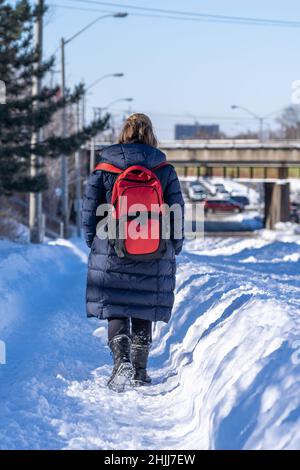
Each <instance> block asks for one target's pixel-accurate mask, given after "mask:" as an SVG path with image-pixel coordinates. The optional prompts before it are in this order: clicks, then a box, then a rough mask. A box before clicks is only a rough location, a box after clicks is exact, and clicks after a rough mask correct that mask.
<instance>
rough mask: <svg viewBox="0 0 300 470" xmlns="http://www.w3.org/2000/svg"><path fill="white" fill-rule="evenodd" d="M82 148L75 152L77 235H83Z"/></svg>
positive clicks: (78, 115)
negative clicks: (81, 211)
mask: <svg viewBox="0 0 300 470" xmlns="http://www.w3.org/2000/svg"><path fill="white" fill-rule="evenodd" d="M79 130H80V113H79V102H77V103H76V132H79ZM80 157H81V150H77V151H76V152H75V175H76V185H75V188H76V203H75V206H76V207H75V209H76V231H77V236H78V237H80V235H81V216H80V215H81V214H80V207H81V165H80Z"/></svg>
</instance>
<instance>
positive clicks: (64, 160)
mask: <svg viewBox="0 0 300 470" xmlns="http://www.w3.org/2000/svg"><path fill="white" fill-rule="evenodd" d="M60 47H61V94H62V97H63V98H64V97H65V92H66V90H65V88H66V76H65V40H64V38H61V43H60ZM66 120H67V113H66V106H64V107H63V108H62V112H61V121H62V122H61V126H62V137H63V138H66V137H67V122H66ZM61 179H62V181H61V187H62V195H61V197H62V216H63V235H64V238H68V237H69V181H68V179H69V169H68V157H67V156H66V155H62V156H61Z"/></svg>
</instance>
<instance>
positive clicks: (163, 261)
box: [82, 114, 184, 392]
mask: <svg viewBox="0 0 300 470" xmlns="http://www.w3.org/2000/svg"><path fill="white" fill-rule="evenodd" d="M125 199H126V204H125V203H123V201H125ZM101 204H111V206H110V207H111V211H110V215H109V216H107V213H106V214H103V213H102V215H99V216H98V214H100V212H99V209H98V211H97V208H98V207H99V206H100V205H101ZM174 204H175V205H176V207H177V209H178V208H179V212H180V214H179V216H178V215H174V214H175V212H171V217H170V227H169V234H170V236H169V237H167V236H165V237H163V235H162V232H163V230H162V227H163V225H164V224H163V220H165V218H166V217H164V216H166V212H164V209H163V207H164V205H167V206H169V207H170V206H173V205H174ZM137 205H138V206H137ZM134 206H136V207H138V209H139V210H136V207H135V208H134ZM183 209H184V202H183V198H182V194H181V189H180V184H179V181H178V177H177V174H176V171H175V169H174V168H173V166H171V165H170V164H168V163H167V161H166V156H165V154H164V153H162V152H161V151H160V150H159V149H158V148H157V140H156V137H155V135H154V131H153V128H152V123H151V121H150V119H149V118H148V117H147V116H146V115H144V114H133V115H131V116H130V117H129V118H128V119H127V120H126V122H125V124H124V127H123V129H122V131H121V134H120V138H119V142H118V144H115V145H111V146H110V147H106V148H104V149H103V150H102V151H101V153H100V160H99V164H98V165H97V166H96V168H95V170H94V172H93V173H92V175H91V176H90V178H89V180H88V183H87V187H86V191H85V196H84V201H83V213H82V219H83V228H84V233H85V239H86V243H87V245H88V246H89V247H90V248H91V253H90V256H89V263H88V276H87V292H86V302H87V315H88V317H97V318H99V319H106V320H108V345H109V347H110V349H111V353H112V356H113V360H114V368H113V372H112V375H111V378H110V379H109V382H108V386H109V388H110V389H112V390H114V391H118V392H122V391H124V390H125V387H126V386H127V385H134V386H140V385H146V384H149V383H150V382H151V379H150V377H149V376H148V374H147V361H148V356H149V351H150V347H151V342H152V334H151V332H152V322H156V321H163V322H166V323H167V322H168V321H169V319H170V316H171V311H172V307H173V303H174V288H175V272H176V260H175V255H178V254H179V253H180V251H181V249H182V244H183ZM130 211H131V212H130ZM96 212H97V214H96ZM177 214H178V212H177ZM112 223H113V224H114V225H113V224H112ZM110 224H111V225H112V226H114V227H115V231H111V229H110ZM178 227H180V228H179V229H178ZM100 232H101V233H100ZM178 232H179V234H178ZM103 234H106V235H107V234H108V235H107V236H103ZM122 234H123V236H122Z"/></svg>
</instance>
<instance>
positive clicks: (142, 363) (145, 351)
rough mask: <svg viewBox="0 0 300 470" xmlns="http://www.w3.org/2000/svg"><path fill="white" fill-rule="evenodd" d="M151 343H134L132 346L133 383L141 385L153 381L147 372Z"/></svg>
mask: <svg viewBox="0 0 300 470" xmlns="http://www.w3.org/2000/svg"><path fill="white" fill-rule="evenodd" d="M150 347H151V345H149V344H138V343H133V344H132V346H131V358H132V365H133V367H134V377H133V385H134V386H135V387H141V386H143V385H149V384H150V383H151V377H149V375H148V374H147V362H148V357H149V352H150Z"/></svg>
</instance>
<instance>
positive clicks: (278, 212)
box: [264, 183, 290, 230]
mask: <svg viewBox="0 0 300 470" xmlns="http://www.w3.org/2000/svg"><path fill="white" fill-rule="evenodd" d="M264 188H265V217H264V225H265V228H267V229H270V230H273V229H274V227H275V224H276V223H277V222H287V221H288V220H289V218H290V185H289V183H265V184H264Z"/></svg>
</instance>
